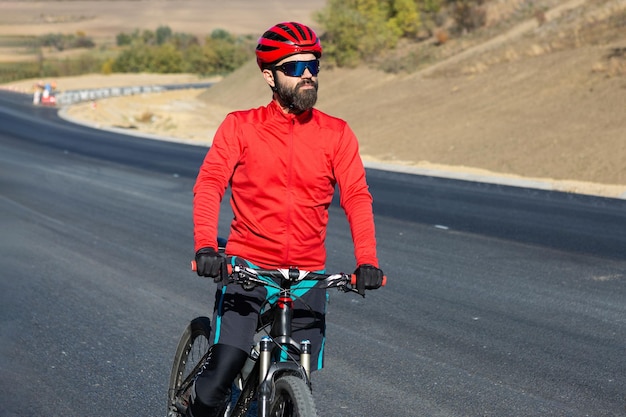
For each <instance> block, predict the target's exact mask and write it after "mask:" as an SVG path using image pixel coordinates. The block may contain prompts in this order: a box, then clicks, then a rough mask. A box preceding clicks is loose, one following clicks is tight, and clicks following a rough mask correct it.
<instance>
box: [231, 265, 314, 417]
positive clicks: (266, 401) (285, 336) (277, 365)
mask: <svg viewBox="0 0 626 417" xmlns="http://www.w3.org/2000/svg"><path fill="white" fill-rule="evenodd" d="M276 272H277V271H276V270H271V271H261V270H259V271H258V272H255V273H254V274H253V275H265V276H270V277H273V278H279V279H280V284H277V288H278V286H280V287H279V288H280V292H279V295H278V299H277V301H276V302H275V303H274V304H273V305H272V306H271V308H270V309H269V310H268V311H266V312H265V313H263V314H262V315H261V316H260V317H259V326H258V328H257V332H259V331H261V330H262V329H263V328H266V327H267V326H268V325H270V324H271V328H270V331H269V336H264V337H263V338H262V339H261V341H260V343H259V357H258V359H257V360H256V363H255V365H254V367H253V369H252V371H251V372H250V374H249V375H248V377H247V378H246V379H245V382H244V383H243V384H242V385H243V388H242V391H241V394H240V396H239V399H238V401H237V403H236V405H235V408H234V409H233V411H232V414H231V416H232V417H236V416H244V415H245V414H243V413H245V412H247V409H248V406H249V404H250V402H251V401H252V399H253V397H254V394H255V392H256V393H257V394H258V404H259V417H266V416H268V415H269V413H270V410H269V408H270V403H271V400H272V395H273V382H274V380H275V379H276V378H277V377H278V376H280V375H284V374H290V375H295V376H297V377H299V378H301V379H302V380H303V381H304V382H305V383H306V384H307V386H308V387H309V388H310V386H311V380H310V377H311V342H310V341H308V340H303V341H301V342H300V343H298V342H296V341H295V340H294V339H293V338H292V327H291V320H292V317H293V302H294V301H295V300H294V298H293V297H292V295H291V284H292V282H293V281H292V279H293V278H294V277H293V274H294V272H293V271H289V272H288V273H287V274H286V275H287V276H286V277H285V276H282V277H279V276H277V275H276ZM248 273H250V272H249V270H247V269H245V268H241V267H238V266H235V267H233V275H236V274H242V275H245V276H246V277H247V279H248V280H251V281H253V282H256V283H258V284H263V285H267V283H266V282H264V281H261V280H258V281H257V279H256V278H253V277H251V276H250V275H248ZM290 275H291V278H292V279H289V276H290ZM251 278H252V279H251ZM268 316H269V317H268ZM284 356H286V357H288V358H289V359H290V360H288V361H285V360H282V359H281V358H282V357H284ZM296 356H299V360H298V359H296Z"/></svg>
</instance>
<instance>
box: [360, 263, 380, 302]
mask: <svg viewBox="0 0 626 417" xmlns="http://www.w3.org/2000/svg"><path fill="white" fill-rule="evenodd" d="M354 275H356V289H357V291H358V292H359V294H360V295H362V296H365V290H375V289H376V288H380V287H381V285H383V276H384V274H383V271H382V270H380V269H378V268H376V267H375V266H372V265H367V264H366V265H359V266H358V267H357V269H356V270H355V271H354Z"/></svg>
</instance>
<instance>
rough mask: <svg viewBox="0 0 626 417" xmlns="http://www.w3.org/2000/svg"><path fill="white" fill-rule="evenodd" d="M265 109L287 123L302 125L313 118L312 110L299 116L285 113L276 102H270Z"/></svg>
mask: <svg viewBox="0 0 626 417" xmlns="http://www.w3.org/2000/svg"><path fill="white" fill-rule="evenodd" d="M267 107H268V108H269V109H270V111H272V112H273V113H276V114H280V115H281V116H282V117H284V118H285V120H287V121H289V122H291V121H296V122H297V123H299V124H303V123H307V122H308V121H309V120H311V118H312V117H313V109H311V110H307V111H305V112H302V113H300V114H294V113H285V112H283V109H282V107H280V105H279V104H278V102H277V101H276V100H272V101H271V102H270V104H269V105H268V106H267Z"/></svg>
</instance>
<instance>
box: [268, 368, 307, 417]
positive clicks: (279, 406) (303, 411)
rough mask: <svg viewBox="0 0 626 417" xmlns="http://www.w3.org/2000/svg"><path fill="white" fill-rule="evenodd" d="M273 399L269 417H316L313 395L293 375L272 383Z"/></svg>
mask: <svg viewBox="0 0 626 417" xmlns="http://www.w3.org/2000/svg"><path fill="white" fill-rule="evenodd" d="M274 389H275V393H274V399H273V401H272V403H271V404H270V417H316V416H317V411H316V409H315V403H314V402H313V394H312V393H311V390H310V389H309V387H308V385H307V384H306V383H305V382H304V381H303V380H302V379H301V378H298V377H296V376H293V375H285V376H281V377H279V378H278V379H276V382H275V383H274Z"/></svg>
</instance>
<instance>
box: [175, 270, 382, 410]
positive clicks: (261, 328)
mask: <svg viewBox="0 0 626 417" xmlns="http://www.w3.org/2000/svg"><path fill="white" fill-rule="evenodd" d="M228 273H229V282H232V283H237V284H239V285H243V286H244V287H246V286H255V285H265V286H268V285H269V286H273V287H275V288H276V289H278V290H279V293H278V299H277V302H275V303H272V304H270V303H269V302H268V301H266V305H267V304H269V307H268V308H266V309H261V311H262V313H261V314H259V320H258V326H257V336H259V335H261V338H260V341H259V343H257V345H256V346H255V347H254V348H252V350H251V352H250V354H249V356H248V360H247V362H246V364H245V365H244V367H243V368H242V370H241V371H240V373H239V376H238V377H237V378H236V380H235V381H234V382H233V387H234V388H235V390H237V391H240V393H239V396H238V398H237V399H236V401H234V400H233V401H231V404H230V405H229V406H228V408H227V410H226V412H225V414H224V416H225V417H226V416H227V417H244V416H246V415H247V413H248V410H249V409H250V406H251V404H252V402H253V400H255V399H256V401H257V405H258V416H259V417H290V416H292V417H315V416H317V412H316V408H315V403H314V401H313V395H312V391H311V380H310V377H311V375H310V364H311V362H310V361H311V344H310V342H309V341H308V340H303V341H301V342H297V341H295V340H293V338H292V334H291V319H292V313H293V310H292V308H293V301H294V296H293V295H292V293H291V286H292V284H294V283H296V282H300V281H303V280H316V281H325V283H326V285H324V286H322V287H321V288H322V289H323V288H337V289H338V290H339V291H342V292H357V291H356V289H354V288H353V286H354V285H355V283H356V277H355V276H354V275H350V274H345V273H336V274H319V273H314V272H308V271H300V270H298V269H269V270H268V269H252V268H247V267H244V266H240V265H235V266H229V272H228ZM260 277H267V278H271V279H272V281H268V280H264V279H261V278H260ZM385 280H386V279H384V280H383V285H384V284H385ZM272 282H273V283H272ZM210 333H211V322H210V320H209V318H207V317H197V318H195V319H193V320H192V321H191V322H190V323H189V325H188V326H187V328H186V329H185V331H184V332H183V334H182V336H181V339H180V342H179V344H178V347H177V349H176V354H175V356H174V363H173V366H172V373H171V375H170V382H169V390H168V404H167V410H168V417H181V416H184V414H185V410H186V408H187V406H188V404H189V396H190V393H191V389H192V387H193V381H194V378H195V376H196V375H197V374H198V372H199V371H200V369H201V368H202V366H203V365H204V363H205V361H206V359H207V356H208V354H209V347H210V346H209V337H210ZM257 339H258V337H257ZM285 357H287V359H286V360H285V359H284V358H285Z"/></svg>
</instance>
